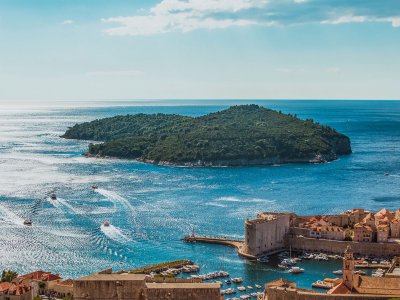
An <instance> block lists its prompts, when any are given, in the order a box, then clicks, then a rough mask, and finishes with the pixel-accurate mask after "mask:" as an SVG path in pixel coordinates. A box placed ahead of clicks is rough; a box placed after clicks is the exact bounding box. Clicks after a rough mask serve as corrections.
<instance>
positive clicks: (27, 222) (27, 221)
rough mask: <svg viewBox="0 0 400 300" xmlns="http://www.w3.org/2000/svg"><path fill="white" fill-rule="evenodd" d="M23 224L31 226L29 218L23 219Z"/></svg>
mask: <svg viewBox="0 0 400 300" xmlns="http://www.w3.org/2000/svg"><path fill="white" fill-rule="evenodd" d="M24 225H25V226H32V221H31V220H25V221H24Z"/></svg>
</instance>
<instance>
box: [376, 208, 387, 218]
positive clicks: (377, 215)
mask: <svg viewBox="0 0 400 300" xmlns="http://www.w3.org/2000/svg"><path fill="white" fill-rule="evenodd" d="M388 214H389V211H388V210H387V209H386V208H382V209H381V210H380V211H378V212H377V213H376V215H375V216H376V217H378V218H379V217H381V216H386V215H388Z"/></svg>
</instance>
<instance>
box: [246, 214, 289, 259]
mask: <svg viewBox="0 0 400 300" xmlns="http://www.w3.org/2000/svg"><path fill="white" fill-rule="evenodd" d="M292 215H293V214H289V213H261V214H258V215H257V218H256V219H253V220H246V222H245V247H246V251H247V253H249V254H251V255H254V256H257V255H261V254H263V253H270V252H273V251H275V250H278V249H282V248H283V247H284V246H285V242H284V237H285V235H286V234H287V233H288V232H289V224H290V218H291V216H292Z"/></svg>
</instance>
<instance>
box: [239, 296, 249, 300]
mask: <svg viewBox="0 0 400 300" xmlns="http://www.w3.org/2000/svg"><path fill="white" fill-rule="evenodd" d="M250 298H251V297H250V295H242V296H240V299H243V300H246V299H250Z"/></svg>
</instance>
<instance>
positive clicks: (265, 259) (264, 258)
mask: <svg viewBox="0 0 400 300" xmlns="http://www.w3.org/2000/svg"><path fill="white" fill-rule="evenodd" d="M257 261H258V262H261V263H267V262H269V258H268V256H266V255H265V256H261V257H259V258H257Z"/></svg>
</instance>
